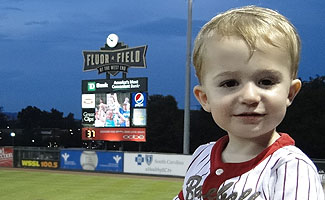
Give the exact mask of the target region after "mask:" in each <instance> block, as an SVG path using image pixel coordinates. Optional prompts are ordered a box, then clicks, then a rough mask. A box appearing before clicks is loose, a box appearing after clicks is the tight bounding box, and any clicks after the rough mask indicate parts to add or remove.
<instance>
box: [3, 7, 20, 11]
mask: <svg viewBox="0 0 325 200" xmlns="http://www.w3.org/2000/svg"><path fill="white" fill-rule="evenodd" d="M2 10H8V11H19V12H23V9H20V8H17V7H4V8H2Z"/></svg>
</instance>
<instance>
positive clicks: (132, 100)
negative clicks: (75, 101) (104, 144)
mask: <svg viewBox="0 0 325 200" xmlns="http://www.w3.org/2000/svg"><path fill="white" fill-rule="evenodd" d="M146 90H147V78H132V79H108V80H106V79H104V80H83V81H82V97H81V98H82V139H83V140H106V141H136V142H145V141H146V129H145V127H146V125H147V109H146V107H147V92H146Z"/></svg>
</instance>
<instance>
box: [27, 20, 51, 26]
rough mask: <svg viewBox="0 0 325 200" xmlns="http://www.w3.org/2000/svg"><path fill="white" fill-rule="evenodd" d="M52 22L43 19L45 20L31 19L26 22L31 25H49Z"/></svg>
mask: <svg viewBox="0 0 325 200" xmlns="http://www.w3.org/2000/svg"><path fill="white" fill-rule="evenodd" d="M49 23H50V22H49V21H47V20H43V21H29V22H25V25H26V26H31V25H47V24H49Z"/></svg>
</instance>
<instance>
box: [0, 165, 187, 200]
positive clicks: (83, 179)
mask: <svg viewBox="0 0 325 200" xmlns="http://www.w3.org/2000/svg"><path fill="white" fill-rule="evenodd" d="M0 183H1V185H0V199H1V200H106V199H109V200H122V199H123V200H126V199H130V200H137V199H139V200H140V199H141V200H153V199H154V200H159V199H161V200H162V199H164V200H166V199H172V198H173V197H174V196H175V195H176V194H178V192H179V191H180V189H181V185H182V181H181V180H180V179H161V178H159V177H153V178H148V177H141V176H133V177H130V176H124V175H110V174H100V173H91V174H90V173H62V172H59V171H58V172H56V171H53V172H51V171H50V172H49V171H45V170H44V171H39V170H37V171H31V170H28V171H26V170H15V169H10V170H8V169H1V168H0Z"/></svg>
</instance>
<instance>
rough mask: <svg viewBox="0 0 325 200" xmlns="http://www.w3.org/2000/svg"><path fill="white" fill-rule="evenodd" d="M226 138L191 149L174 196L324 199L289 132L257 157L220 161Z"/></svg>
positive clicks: (192, 198) (311, 167)
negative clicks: (182, 183)
mask: <svg viewBox="0 0 325 200" xmlns="http://www.w3.org/2000/svg"><path fill="white" fill-rule="evenodd" d="M227 142H228V137H223V138H221V139H220V140H218V141H217V142H216V143H209V144H206V145H202V146H200V147H199V148H198V149H197V150H196V151H195V153H194V154H193V160H192V162H191V164H190V166H189V168H188V171H187V174H186V177H185V180H184V185H183V189H182V191H181V193H180V195H178V197H175V198H174V199H175V200H184V199H186V200H199V199H207V200H210V199H220V200H222V199H229V200H237V199H250V200H254V199H268V200H269V199H272V200H281V199H282V200H291V199H297V200H307V199H311V200H324V194H323V190H322V186H321V184H320V180H319V176H318V173H317V169H316V167H315V166H314V164H313V163H312V161H311V160H310V159H309V158H308V157H307V156H306V155H305V154H303V153H302V152H301V151H300V150H299V149H298V148H297V147H295V146H293V145H294V141H293V140H292V139H291V138H290V136H289V135H287V134H281V137H280V138H279V139H278V140H277V141H276V142H274V144H272V145H271V146H270V147H268V148H266V149H265V150H264V151H263V152H262V153H260V154H259V155H258V156H257V157H255V158H254V159H252V160H250V161H247V162H242V163H223V162H222V160H221V153H222V151H223V149H224V147H225V145H226V144H227Z"/></svg>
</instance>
